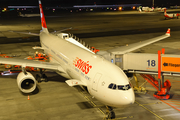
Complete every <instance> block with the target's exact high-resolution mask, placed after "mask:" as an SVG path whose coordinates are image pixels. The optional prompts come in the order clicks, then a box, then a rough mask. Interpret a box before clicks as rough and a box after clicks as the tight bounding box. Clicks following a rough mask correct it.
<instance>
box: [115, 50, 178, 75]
mask: <svg viewBox="0 0 180 120" xmlns="http://www.w3.org/2000/svg"><path fill="white" fill-rule="evenodd" d="M112 59H113V58H112ZM158 62H159V60H158V54H148V53H127V54H124V55H118V54H115V55H114V63H115V64H116V65H117V66H119V67H120V68H121V69H123V70H124V71H127V72H129V73H141V74H158V66H159V67H160V70H161V72H162V75H171V76H180V55H174V54H161V57H160V65H159V64H158Z"/></svg>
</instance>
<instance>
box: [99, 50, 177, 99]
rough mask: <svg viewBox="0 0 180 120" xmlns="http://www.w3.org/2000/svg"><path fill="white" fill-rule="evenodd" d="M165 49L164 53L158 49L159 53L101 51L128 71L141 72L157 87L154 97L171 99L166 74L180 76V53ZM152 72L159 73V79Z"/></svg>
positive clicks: (105, 56)
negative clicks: (171, 52) (165, 52)
mask: <svg viewBox="0 0 180 120" xmlns="http://www.w3.org/2000/svg"><path fill="white" fill-rule="evenodd" d="M164 51H165V50H164V49H162V54H161V51H158V54H148V53H126V54H119V52H113V53H107V52H104V53H103V52H101V53H100V55H102V56H104V58H105V59H107V60H110V61H111V62H112V63H114V64H116V65H117V66H119V67H120V68H121V69H122V70H124V71H126V72H127V73H139V74H140V75H141V76H142V77H143V78H144V79H145V80H146V81H147V82H149V83H150V84H151V85H152V86H153V87H154V88H156V89H157V92H155V93H154V97H156V98H159V99H169V97H170V95H169V91H170V88H171V83H170V81H169V80H166V81H165V82H164V76H165V75H170V76H180V55H174V54H164ZM152 74H155V75H158V80H156V79H155V78H154V77H153V76H151V75H152ZM134 77H135V76H134ZM161 78H162V79H161ZM135 80H136V78H135ZM136 81H137V80H136ZM137 87H138V84H137Z"/></svg>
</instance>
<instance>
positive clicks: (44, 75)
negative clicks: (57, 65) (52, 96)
mask: <svg viewBox="0 0 180 120" xmlns="http://www.w3.org/2000/svg"><path fill="white" fill-rule="evenodd" d="M42 77H43V78H44V81H45V82H48V79H47V76H46V74H43V75H42Z"/></svg>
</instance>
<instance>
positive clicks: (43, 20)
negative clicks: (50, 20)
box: [39, 0, 47, 29]
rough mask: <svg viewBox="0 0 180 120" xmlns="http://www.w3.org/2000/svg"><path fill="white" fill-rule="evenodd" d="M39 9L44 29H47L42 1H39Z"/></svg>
mask: <svg viewBox="0 0 180 120" xmlns="http://www.w3.org/2000/svg"><path fill="white" fill-rule="evenodd" d="M39 9H40V14H41V25H42V29H45V28H46V29H47V26H46V21H45V17H44V12H43V8H42V4H41V0H39Z"/></svg>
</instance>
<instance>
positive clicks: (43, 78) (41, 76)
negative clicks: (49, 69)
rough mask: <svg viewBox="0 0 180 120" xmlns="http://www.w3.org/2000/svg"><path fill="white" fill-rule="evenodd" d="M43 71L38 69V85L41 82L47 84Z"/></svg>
mask: <svg viewBox="0 0 180 120" xmlns="http://www.w3.org/2000/svg"><path fill="white" fill-rule="evenodd" d="M44 71H45V70H44ZM44 71H43V70H42V69H40V75H39V74H36V80H37V82H38V83H40V82H42V81H45V82H48V79H47V76H46V74H44Z"/></svg>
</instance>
